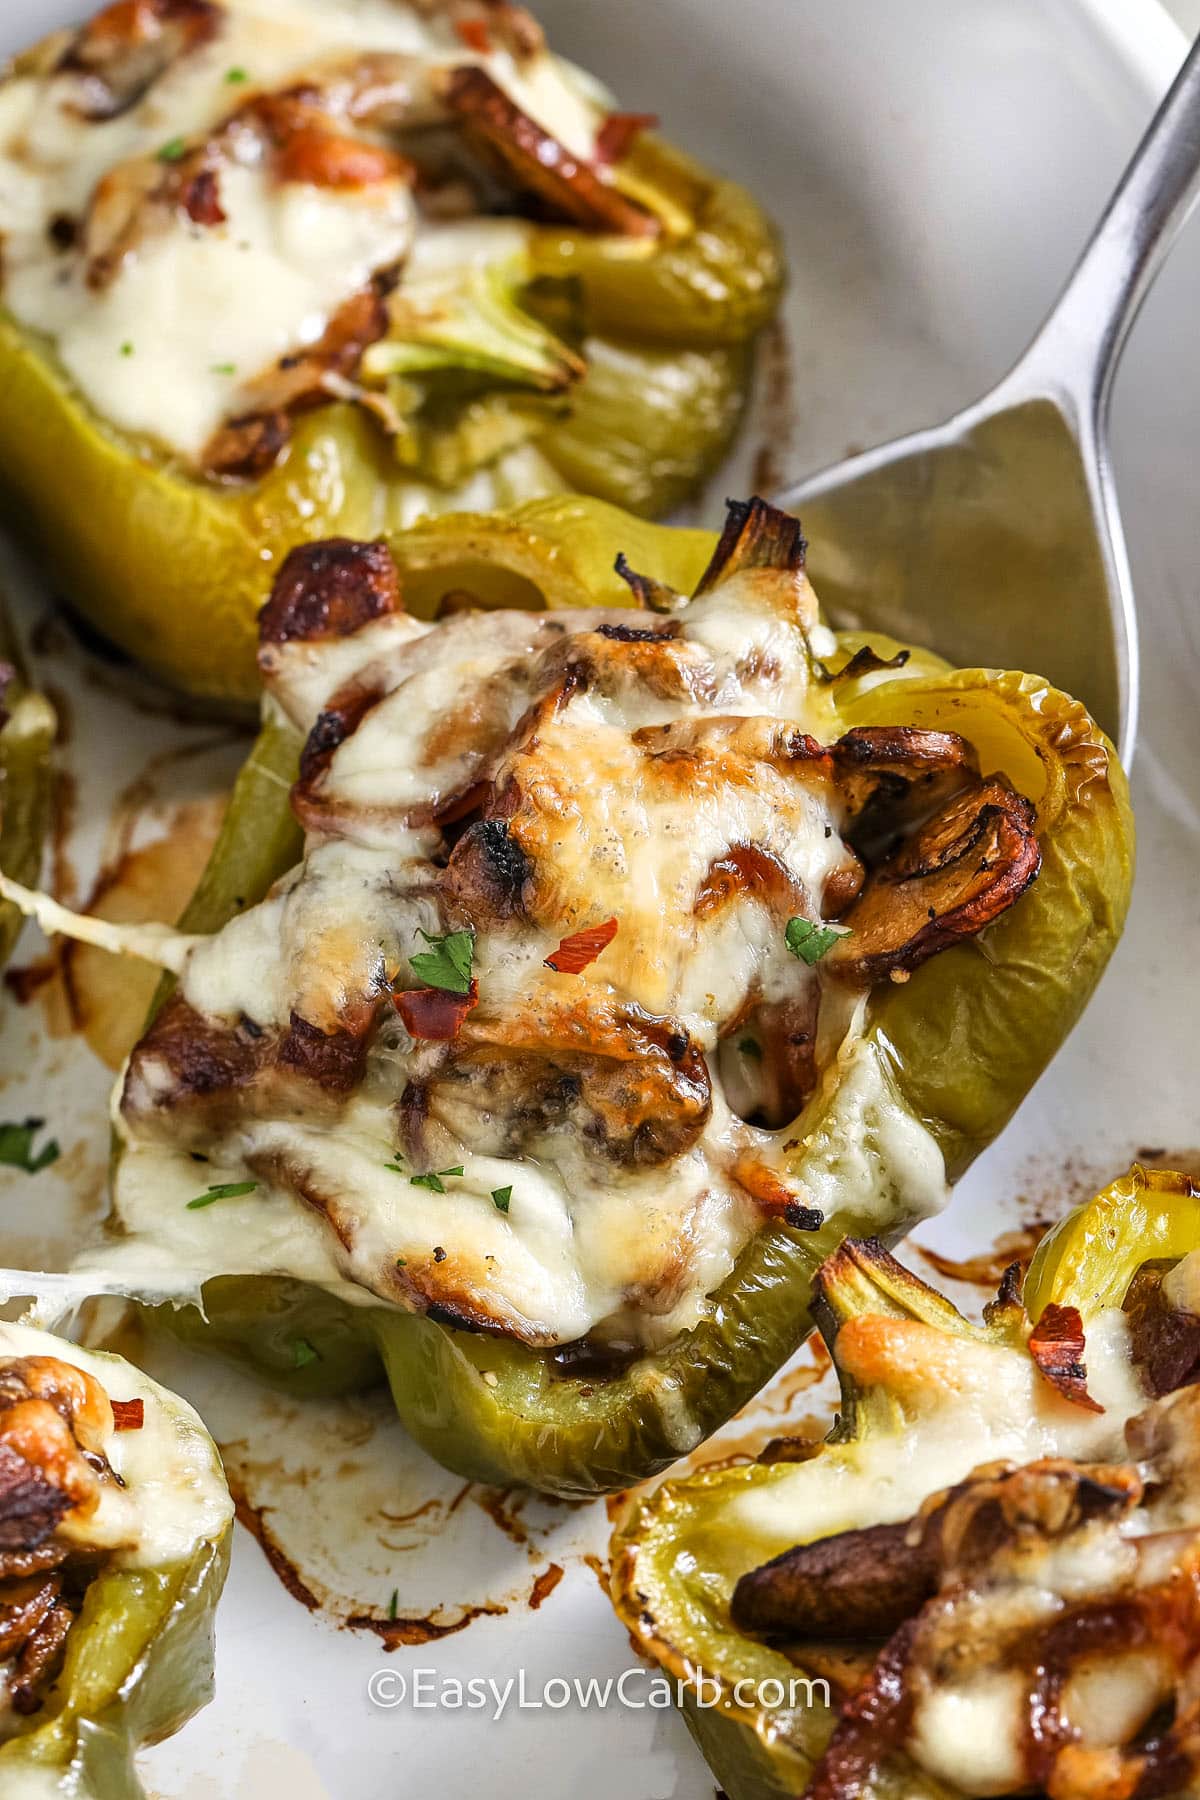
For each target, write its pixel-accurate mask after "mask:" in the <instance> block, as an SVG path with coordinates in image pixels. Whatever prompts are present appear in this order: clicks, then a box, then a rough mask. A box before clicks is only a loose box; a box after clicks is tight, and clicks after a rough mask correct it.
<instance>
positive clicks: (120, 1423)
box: [111, 1400, 146, 1431]
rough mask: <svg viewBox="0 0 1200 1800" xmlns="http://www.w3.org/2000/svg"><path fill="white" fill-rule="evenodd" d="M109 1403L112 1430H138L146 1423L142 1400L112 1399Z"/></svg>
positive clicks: (144, 1404)
mask: <svg viewBox="0 0 1200 1800" xmlns="http://www.w3.org/2000/svg"><path fill="white" fill-rule="evenodd" d="M111 1405H112V1414H113V1429H114V1430H116V1431H140V1430H141V1429H142V1426H143V1425H144V1424H145V1423H146V1402H145V1401H144V1400H114V1401H112V1402H111Z"/></svg>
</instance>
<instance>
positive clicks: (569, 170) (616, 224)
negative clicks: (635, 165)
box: [443, 67, 659, 237]
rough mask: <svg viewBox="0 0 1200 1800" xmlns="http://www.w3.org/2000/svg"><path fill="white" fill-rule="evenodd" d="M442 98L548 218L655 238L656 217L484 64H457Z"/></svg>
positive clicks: (477, 145) (483, 151)
mask: <svg viewBox="0 0 1200 1800" xmlns="http://www.w3.org/2000/svg"><path fill="white" fill-rule="evenodd" d="M443 99H444V101H445V104H446V107H447V108H448V110H449V111H450V113H451V114H452V115H453V116H454V117H455V118H457V119H458V120H459V121H460V123H461V125H462V129H463V132H464V135H465V136H466V138H467V141H468V142H469V143H470V144H471V146H472V147H473V149H474V150H475V151H476V153H477V154H478V155H479V156H480V157H481V158H482V160H483V161H485V162H487V163H489V164H490V165H491V166H492V167H493V168H494V169H498V170H499V172H500V174H501V175H502V177H503V178H505V179H506V180H507V182H508V183H509V184H510V185H511V186H513V187H515V189H516V190H517V192H518V193H519V194H523V195H526V196H528V197H529V199H531V200H532V201H534V202H535V203H536V204H537V206H538V207H539V209H540V210H541V211H542V212H543V213H544V214H545V216H546V217H548V218H550V219H557V220H563V221H566V222H567V223H569V224H572V225H581V226H583V228H584V229H585V230H587V231H608V232H613V233H616V234H618V235H620V236H621V237H656V236H657V235H658V231H659V224H658V220H657V219H656V218H655V217H654V214H653V213H650V212H647V211H646V210H645V208H644V207H641V206H638V205H637V204H636V202H634V201H632V200H628V199H626V198H625V196H624V195H623V194H622V193H621V192H620V191H619V189H617V188H615V187H613V186H612V185H611V183H610V182H608V181H606V180H605V179H604V178H603V176H602V175H601V174H600V173H599V171H598V170H597V169H596V168H595V167H593V165H592V164H591V163H588V162H584V161H582V160H581V159H580V158H578V157H576V156H574V155H573V154H572V152H571V151H569V150H568V149H567V148H566V146H565V145H563V144H560V143H559V142H558V140H557V139H556V138H553V137H551V136H550V134H549V132H547V131H544V130H543V129H542V127H541V126H540V125H538V124H537V123H536V121H535V120H533V119H531V118H530V117H529V115H528V114H527V113H523V112H522V111H521V109H520V107H519V106H517V105H516V103H515V102H514V101H512V100H510V99H509V97H508V95H507V94H506V93H505V92H504V89H503V88H502V87H501V86H500V85H499V83H498V82H496V81H494V80H493V79H492V77H491V76H490V75H489V74H488V73H487V72H486V70H484V69H481V68H477V67H464V68H459V69H454V70H452V71H451V72H450V74H449V75H448V77H447V79H446V83H445V89H444V93H443Z"/></svg>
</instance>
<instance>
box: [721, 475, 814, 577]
mask: <svg viewBox="0 0 1200 1800" xmlns="http://www.w3.org/2000/svg"><path fill="white" fill-rule="evenodd" d="M807 552H808V544H807V542H806V540H805V537H804V533H803V532H802V531H801V529H800V521H799V519H797V518H796V517H795V516H794V514H792V513H786V512H781V511H780V510H779V508H778V507H777V506H772V505H771V503H770V501H769V500H764V499H762V498H761V496H760V495H758V494H754V495H753V496H752V497H751V498H750V499H749V500H727V501H726V502H725V526H724V529H723V530H722V532H721V536H720V538H719V539H718V541H717V547H716V549H715V550H714V551H713V553H712V558H711V560H710V562H709V565H708V567H707V569H705V571H704V573H703V575H702V576H701V577H700V581H699V584H698V586H697V588H696V596H697V597H698V596H699V595H700V594H706V593H707V592H708V590H709V589H710V588H714V587H716V585H717V583H718V582H720V581H728V580H729V578H730V576H732V575H738V574H740V573H741V572H742V570H744V569H778V570H781V571H783V572H785V573H788V574H796V573H798V572H799V571H800V570H801V569H803V567H804V558H805V556H806V554H807Z"/></svg>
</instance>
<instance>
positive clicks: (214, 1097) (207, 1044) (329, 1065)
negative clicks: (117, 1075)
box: [121, 994, 376, 1150]
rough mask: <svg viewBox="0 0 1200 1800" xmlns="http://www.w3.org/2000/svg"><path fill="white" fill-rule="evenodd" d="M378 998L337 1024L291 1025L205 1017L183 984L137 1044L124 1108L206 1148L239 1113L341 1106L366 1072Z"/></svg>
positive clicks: (153, 1128)
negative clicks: (324, 1027) (271, 1027)
mask: <svg viewBox="0 0 1200 1800" xmlns="http://www.w3.org/2000/svg"><path fill="white" fill-rule="evenodd" d="M375 1006H376V1001H375V999H373V998H363V997H357V996H356V997H355V1004H354V1012H353V1014H352V1015H350V1016H348V1018H347V1021H346V1023H344V1024H343V1025H342V1026H341V1027H340V1028H337V1029H334V1030H331V1031H321V1030H318V1028H317V1027H316V1026H315V1025H312V1024H310V1023H309V1022H308V1021H307V1020H305V1019H302V1018H301V1017H300V1016H299V1015H298V1014H296V1013H293V1015H292V1018H291V1022H290V1024H289V1026H288V1029H287V1030H286V1031H264V1030H263V1028H262V1027H261V1026H259V1025H256V1024H254V1023H253V1021H251V1020H249V1019H243V1020H241V1021H240V1022H239V1023H238V1024H227V1023H225V1022H223V1021H221V1020H217V1019H208V1018H205V1017H204V1015H203V1014H201V1013H198V1012H197V1011H196V1010H195V1009H194V1008H193V1007H191V1006H189V1005H188V1004H187V1002H186V1001H185V1000H184V999H183V998H182V996H181V995H179V994H175V995H173V996H172V998H171V999H170V1000H168V1002H167V1004H166V1005H165V1006H164V1007H163V1009H162V1011H161V1012H160V1013H159V1015H158V1017H157V1018H156V1019H155V1020H154V1023H153V1024H152V1025H151V1027H150V1029H149V1031H148V1032H147V1033H146V1035H145V1037H144V1038H143V1039H142V1041H141V1043H140V1044H139V1045H138V1046H137V1048H136V1050H135V1051H134V1053H133V1055H132V1057H131V1058H130V1061H129V1066H128V1069H127V1070H126V1075H125V1082H124V1086H123V1089H122V1094H121V1110H122V1112H123V1113H124V1114H125V1116H126V1117H127V1118H128V1119H131V1120H136V1122H137V1129H138V1130H139V1132H141V1133H142V1134H144V1135H145V1136H146V1137H147V1138H154V1137H162V1138H164V1139H166V1140H169V1141H171V1142H173V1143H175V1144H177V1145H178V1146H179V1147H180V1148H181V1149H196V1150H198V1149H204V1148H205V1147H207V1146H208V1145H209V1144H210V1143H211V1141H212V1140H213V1138H214V1137H220V1136H221V1135H222V1134H225V1133H228V1132H229V1131H231V1130H233V1129H234V1128H235V1127H236V1125H237V1122H238V1120H239V1119H258V1118H265V1119H278V1118H288V1117H305V1118H308V1119H318V1118H321V1117H327V1118H331V1117H333V1116H335V1115H336V1114H337V1113H338V1112H339V1111H340V1108H341V1106H342V1104H343V1103H344V1101H345V1098H346V1095H347V1094H349V1093H350V1092H352V1090H353V1089H354V1088H355V1087H356V1086H357V1085H358V1083H359V1082H360V1081H361V1079H362V1075H363V1070H364V1067H365V1062H366V1054H367V1040H368V1035H369V1032H370V1027H371V1025H372V1023H373V1020H374V1016H375Z"/></svg>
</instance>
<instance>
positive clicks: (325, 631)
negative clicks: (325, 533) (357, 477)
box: [258, 538, 403, 676]
mask: <svg viewBox="0 0 1200 1800" xmlns="http://www.w3.org/2000/svg"><path fill="white" fill-rule="evenodd" d="M402 610H403V602H402V600H401V597H400V577H399V574H398V573H397V570H396V564H395V562H394V561H393V558H392V553H391V551H390V550H389V549H388V547H387V545H386V544H385V543H384V542H383V540H382V539H377V540H376V541H375V542H374V543H370V544H364V543H355V542H354V541H353V540H352V539H351V538H326V539H325V540H324V541H323V542H321V543H319V544H302V545H300V546H299V548H297V549H295V550H292V551H291V552H290V553H289V554H288V556H287V558H286V559H285V561H284V564H283V567H282V568H281V569H280V571H279V573H278V575H277V576H276V577H275V583H274V586H273V587H272V589H271V597H270V599H269V600H268V601H267V603H266V605H265V606H264V607H263V609H262V611H261V612H260V613H259V615H258V633H259V643H260V651H259V666H260V667H261V669H262V671H263V674H264V676H268V675H270V674H271V673H272V671H273V668H274V660H273V656H272V646H273V645H276V644H287V643H291V642H292V641H293V640H295V639H299V640H301V641H303V642H305V643H320V642H321V641H322V639H325V638H343V637H350V636H352V635H353V633H354V632H356V631H360V630H361V629H362V627H363V626H364V625H367V624H369V623H370V622H371V620H372V619H379V618H382V617H383V616H384V615H385V614H386V613H394V612H400V611H402Z"/></svg>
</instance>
